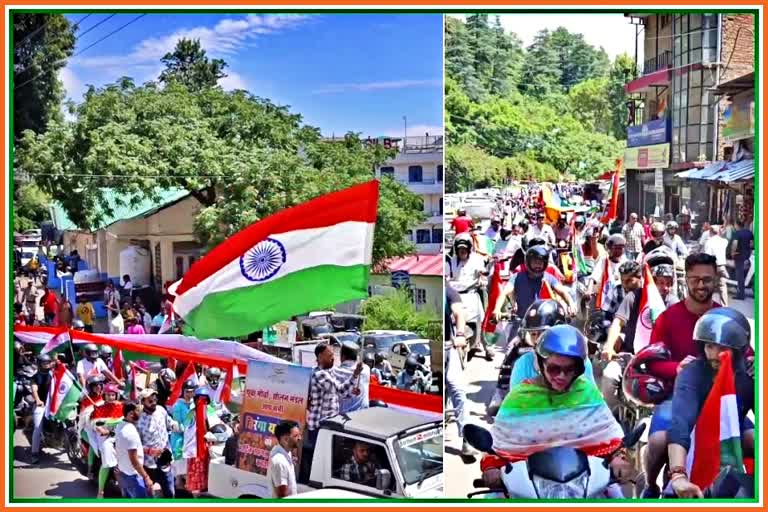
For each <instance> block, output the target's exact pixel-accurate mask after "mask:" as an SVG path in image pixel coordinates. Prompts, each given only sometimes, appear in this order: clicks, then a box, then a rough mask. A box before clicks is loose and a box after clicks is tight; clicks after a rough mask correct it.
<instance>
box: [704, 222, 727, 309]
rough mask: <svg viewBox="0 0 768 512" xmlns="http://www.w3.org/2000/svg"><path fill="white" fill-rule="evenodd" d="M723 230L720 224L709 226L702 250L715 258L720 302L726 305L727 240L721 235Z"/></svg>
mask: <svg viewBox="0 0 768 512" xmlns="http://www.w3.org/2000/svg"><path fill="white" fill-rule="evenodd" d="M722 233H723V230H722V228H721V227H720V226H710V228H709V238H707V241H706V243H705V244H704V252H705V253H707V254H709V255H711V256H714V257H715V258H717V282H718V289H719V290H720V300H719V301H718V302H720V304H722V305H723V306H725V307H728V279H729V278H730V276H729V275H728V267H727V266H726V263H727V261H726V260H727V252H728V240H727V239H726V238H725V237H723V235H722Z"/></svg>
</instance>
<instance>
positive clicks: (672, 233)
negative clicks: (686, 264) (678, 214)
mask: <svg viewBox="0 0 768 512" xmlns="http://www.w3.org/2000/svg"><path fill="white" fill-rule="evenodd" d="M677 230H678V225H677V222H675V221H673V220H671V221H669V222H667V232H666V233H665V234H664V245H666V246H667V247H669V248H670V249H672V250H673V251H674V252H675V254H676V255H677V257H678V259H681V260H682V259H685V258H686V257H687V256H688V247H686V245H685V242H683V239H682V238H680V235H678V234H677Z"/></svg>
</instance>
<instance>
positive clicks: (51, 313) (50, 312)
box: [40, 287, 59, 325]
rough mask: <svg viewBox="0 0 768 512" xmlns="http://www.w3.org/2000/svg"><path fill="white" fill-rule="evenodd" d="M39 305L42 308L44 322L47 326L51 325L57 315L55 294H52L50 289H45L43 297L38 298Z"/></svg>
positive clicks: (57, 306)
mask: <svg viewBox="0 0 768 512" xmlns="http://www.w3.org/2000/svg"><path fill="white" fill-rule="evenodd" d="M40 305H41V306H43V315H44V317H45V322H46V323H47V324H48V325H53V320H54V319H55V318H56V315H57V314H58V313H59V300H58V299H57V298H56V294H55V293H54V292H53V289H52V288H50V287H47V288H46V289H45V292H44V293H43V296H42V297H40Z"/></svg>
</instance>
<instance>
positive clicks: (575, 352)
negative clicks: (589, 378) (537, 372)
mask: <svg viewBox="0 0 768 512" xmlns="http://www.w3.org/2000/svg"><path fill="white" fill-rule="evenodd" d="M536 355H537V356H538V359H539V367H540V368H542V367H543V362H544V361H546V360H547V358H549V356H552V355H558V356H565V357H572V358H574V359H577V360H578V362H579V365H578V367H577V370H576V375H575V377H579V376H581V375H582V374H583V373H584V360H585V359H586V358H587V338H586V337H585V336H584V335H583V334H582V333H581V331H579V330H578V329H577V328H575V327H574V326H572V325H555V326H552V327H550V328H549V329H547V330H546V331H544V334H543V335H542V337H541V339H540V340H539V343H538V345H537V346H536Z"/></svg>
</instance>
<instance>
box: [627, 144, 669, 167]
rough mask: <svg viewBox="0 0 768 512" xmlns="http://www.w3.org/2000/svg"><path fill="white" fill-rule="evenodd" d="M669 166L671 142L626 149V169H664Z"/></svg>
mask: <svg viewBox="0 0 768 512" xmlns="http://www.w3.org/2000/svg"><path fill="white" fill-rule="evenodd" d="M666 167H669V143H665V144H655V145H653V146H641V147H637V148H627V149H625V150H624V168H625V169H657V168H659V169H664V168H666Z"/></svg>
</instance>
